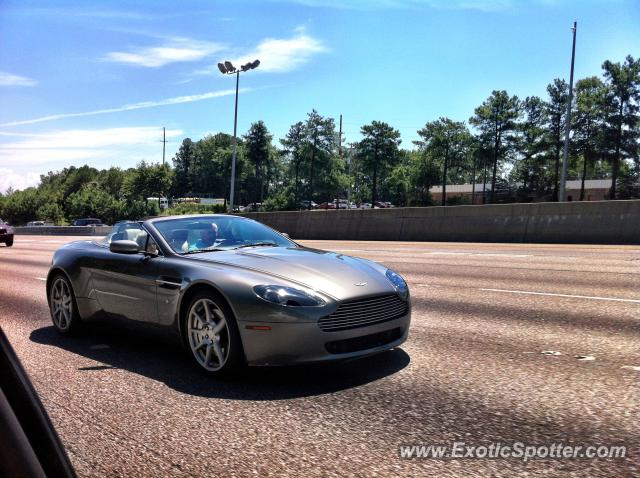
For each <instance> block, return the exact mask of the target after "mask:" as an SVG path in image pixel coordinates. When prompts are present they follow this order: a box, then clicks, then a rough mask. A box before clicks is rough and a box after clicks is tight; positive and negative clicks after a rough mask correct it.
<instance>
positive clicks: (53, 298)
mask: <svg viewBox="0 0 640 478" xmlns="http://www.w3.org/2000/svg"><path fill="white" fill-rule="evenodd" d="M49 308H50V310H51V320H52V321H53V325H54V326H55V328H56V330H57V331H58V332H60V333H61V334H65V335H66V334H71V333H72V332H75V331H76V330H77V329H78V327H79V325H80V314H79V313H78V307H77V306H76V298H75V296H74V294H73V288H72V287H71V283H70V282H69V279H67V277H66V276H64V275H63V274H57V275H56V276H55V277H54V278H53V279H52V280H51V285H50V286H49Z"/></svg>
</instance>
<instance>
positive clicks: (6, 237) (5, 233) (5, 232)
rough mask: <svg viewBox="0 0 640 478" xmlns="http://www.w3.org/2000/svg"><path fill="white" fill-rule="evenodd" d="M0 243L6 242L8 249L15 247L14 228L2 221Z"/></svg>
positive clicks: (0, 221)
mask: <svg viewBox="0 0 640 478" xmlns="http://www.w3.org/2000/svg"><path fill="white" fill-rule="evenodd" d="M0 242H4V243H5V245H6V246H7V247H11V246H13V227H11V226H10V225H9V224H7V223H6V222H4V221H3V220H2V219H0Z"/></svg>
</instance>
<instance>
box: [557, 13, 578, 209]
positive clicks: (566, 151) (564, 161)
mask: <svg viewBox="0 0 640 478" xmlns="http://www.w3.org/2000/svg"><path fill="white" fill-rule="evenodd" d="M577 29H578V22H573V28H572V30H573V46H572V48H571V75H570V76H569V97H568V98H567V115H566V116H565V125H564V152H563V154H562V174H561V176H560V191H559V195H558V201H560V202H564V201H566V200H567V198H566V182H567V167H568V163H569V133H570V132H571V102H572V101H573V63H574V61H575V58H576V30H577Z"/></svg>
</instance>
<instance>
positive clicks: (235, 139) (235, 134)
mask: <svg viewBox="0 0 640 478" xmlns="http://www.w3.org/2000/svg"><path fill="white" fill-rule="evenodd" d="M239 84H240V70H237V71H236V108H235V113H234V115H233V153H231V192H230V194H229V213H233V199H234V193H235V190H236V154H237V151H238V85H239Z"/></svg>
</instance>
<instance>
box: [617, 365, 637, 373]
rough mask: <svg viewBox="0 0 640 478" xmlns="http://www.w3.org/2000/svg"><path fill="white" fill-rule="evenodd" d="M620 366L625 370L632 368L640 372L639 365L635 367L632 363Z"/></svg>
mask: <svg viewBox="0 0 640 478" xmlns="http://www.w3.org/2000/svg"><path fill="white" fill-rule="evenodd" d="M620 368H624V369H626V370H634V371H636V372H640V367H636V366H634V365H623V366H622V367H620Z"/></svg>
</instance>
